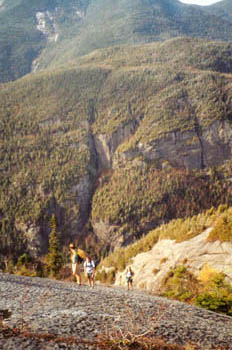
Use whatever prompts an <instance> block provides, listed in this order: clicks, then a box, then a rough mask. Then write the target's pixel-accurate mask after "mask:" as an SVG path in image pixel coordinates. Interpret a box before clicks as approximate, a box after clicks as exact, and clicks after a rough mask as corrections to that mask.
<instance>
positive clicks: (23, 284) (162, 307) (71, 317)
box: [0, 274, 232, 350]
mask: <svg viewBox="0 0 232 350" xmlns="http://www.w3.org/2000/svg"><path fill="white" fill-rule="evenodd" d="M0 294H1V298H0V309H1V310H8V312H9V314H11V316H10V317H9V318H8V319H5V320H3V325H2V326H1V332H0V346H1V347H2V348H3V349H6V348H7V349H8V350H11V349H15V348H17V349H19V350H20V349H26V348H27V349H30V350H36V349H46V350H50V349H80V350H81V349H96V339H97V337H98V335H99V334H104V333H105V332H106V331H107V332H108V334H109V333H110V331H111V330H112V329H113V328H115V327H117V326H118V327H120V328H121V329H122V330H123V329H127V330H130V331H133V330H137V332H144V331H145V330H147V329H149V331H150V334H152V335H156V336H157V337H159V338H163V339H165V340H166V341H168V342H169V343H178V344H186V343H195V344H196V343H197V344H198V345H197V346H198V347H197V348H198V349H204V350H210V349H228V350H229V349H231V343H232V319H231V318H230V317H227V316H223V315H219V314H215V313H212V312H208V311H206V310H203V309H200V308H196V307H192V306H190V305H187V304H183V303H180V302H176V301H170V300H167V299H164V298H160V297H157V296H154V295H149V294H147V293H144V292H143V293H142V292H140V291H138V290H134V291H129V292H128V291H127V290H125V289H123V288H107V287H105V286H99V285H97V286H96V287H95V288H94V289H90V288H89V287H88V286H85V285H84V286H81V287H79V286H76V285H75V284H74V283H68V282H60V281H53V280H49V279H40V278H29V277H22V276H21V277H19V276H14V275H8V274H0ZM6 326H9V327H11V328H15V327H16V328H23V329H25V330H27V331H28V332H31V333H32V334H37V335H38V334H55V335H57V337H60V339H61V337H66V338H67V337H71V336H73V337H76V338H77V339H79V343H78V344H72V343H69V344H68V343H67V342H65V341H64V339H63V341H60V342H57V343H53V342H49V341H48V340H46V341H45V340H43V339H42V337H41V338H40V339H39V338H38V337H35V336H34V337H31V338H26V337H23V336H21V337H15V336H14V337H4V336H3V332H2V330H3V328H2V327H6Z"/></svg>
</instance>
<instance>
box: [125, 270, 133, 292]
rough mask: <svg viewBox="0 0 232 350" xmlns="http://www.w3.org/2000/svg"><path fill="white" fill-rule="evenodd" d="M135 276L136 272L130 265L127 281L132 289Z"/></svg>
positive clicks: (128, 286) (127, 271) (128, 287)
mask: <svg viewBox="0 0 232 350" xmlns="http://www.w3.org/2000/svg"><path fill="white" fill-rule="evenodd" d="M133 276H134V272H133V271H132V269H131V267H129V268H128V269H127V270H126V282H127V289H128V290H129V289H132V285H133Z"/></svg>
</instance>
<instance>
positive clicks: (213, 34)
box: [0, 0, 232, 82]
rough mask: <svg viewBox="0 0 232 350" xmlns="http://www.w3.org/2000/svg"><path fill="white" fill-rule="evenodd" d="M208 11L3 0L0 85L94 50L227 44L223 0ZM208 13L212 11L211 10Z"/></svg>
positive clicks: (173, 1)
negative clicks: (181, 39) (194, 41)
mask: <svg viewBox="0 0 232 350" xmlns="http://www.w3.org/2000/svg"><path fill="white" fill-rule="evenodd" d="M217 6H218V7H216V5H215V6H212V7H211V6H210V7H207V10H206V9H205V8H203V7H200V6H190V5H186V4H183V3H181V2H179V1H178V0H117V1H115V0H30V1H29V0H1V1H0V47H1V51H0V81H1V82H7V81H11V80H15V79H18V78H19V77H22V76H23V75H25V74H27V73H29V72H31V71H37V70H38V69H42V68H44V67H48V66H50V67H51V66H57V65H60V64H64V63H66V62H67V61H69V60H72V59H76V57H78V56H80V55H84V54H87V53H90V52H92V51H93V50H95V49H99V48H106V47H110V46H113V45H119V44H120V45H121V44H141V43H149V42H153V41H164V40H166V39H170V38H172V37H178V36H183V35H185V36H192V37H201V38H207V39H209V40H224V41H231V38H232V23H231V20H230V17H229V15H225V13H231V12H228V9H229V8H231V5H230V4H229V2H228V1H227V0H224V1H222V2H220V3H219V4H218V5H217ZM211 8H212V10H211Z"/></svg>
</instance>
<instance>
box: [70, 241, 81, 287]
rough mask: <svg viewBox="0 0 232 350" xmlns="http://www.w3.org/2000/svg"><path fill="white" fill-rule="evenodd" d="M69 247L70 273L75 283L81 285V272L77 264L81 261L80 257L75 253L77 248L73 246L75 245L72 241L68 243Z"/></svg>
mask: <svg viewBox="0 0 232 350" xmlns="http://www.w3.org/2000/svg"><path fill="white" fill-rule="evenodd" d="M69 249H70V251H71V263H72V274H73V276H74V277H75V278H76V282H77V284H78V285H79V286H80V285H81V272H80V267H79V264H80V263H81V261H82V259H81V257H80V256H79V255H78V253H77V249H76V248H75V245H74V244H73V243H70V244H69Z"/></svg>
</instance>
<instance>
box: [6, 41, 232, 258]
mask: <svg viewBox="0 0 232 350" xmlns="http://www.w3.org/2000/svg"><path fill="white" fill-rule="evenodd" d="M212 52H214V55H212ZM231 53H232V46H231V45H230V44H226V43H218V42H207V41H204V40H199V39H187V38H185V39H184V38H177V39H172V40H170V41H166V42H164V43H152V44H147V45H137V46H133V47H132V46H128V47H126V46H122V47H120V46H117V47H114V48H109V49H104V50H103V49H102V50H99V51H96V52H94V53H92V54H90V55H88V56H85V57H81V58H79V59H77V60H76V62H73V63H72V64H70V63H69V64H68V66H66V67H65V66H64V67H62V68H60V69H57V70H47V71H43V72H40V73H37V74H33V75H28V76H26V77H24V78H22V79H19V80H17V81H16V82H11V83H8V84H2V85H0V99H1V106H0V143H1V148H0V159H1V168H0V171H1V182H0V186H1V197H0V225H1V243H2V244H1V251H2V252H4V253H5V254H6V253H7V252H8V251H9V249H11V248H9V247H12V245H13V242H14V249H15V251H20V250H23V251H24V249H26V248H25V246H26V247H27V249H29V250H30V252H31V254H35V255H36V254H38V253H44V252H45V251H46V248H47V241H48V233H49V221H50V217H51V215H52V214H53V213H55V214H56V217H57V221H58V227H59V230H60V232H61V238H62V242H63V243H65V242H68V241H69V240H70V239H73V238H74V237H75V238H76V239H80V237H81V234H85V235H86V232H87V233H91V234H92V235H96V236H97V237H98V239H99V240H102V242H103V244H104V245H105V246H107V245H109V246H114V245H122V244H127V243H128V242H130V241H132V240H133V239H134V238H135V237H140V236H141V235H142V234H145V233H147V232H148V231H149V230H151V229H152V228H154V227H156V226H157V225H159V224H160V223H162V222H163V221H165V222H167V221H169V220H171V219H172V218H176V217H185V216H188V215H193V214H197V213H198V212H199V211H201V210H203V209H207V208H209V207H211V206H212V205H215V206H217V205H219V204H221V203H230V202H231V198H232V196H231V186H230V182H229V178H230V177H231V166H230V160H231V152H232V144H231V140H232V137H231V119H232V117H231V110H232V108H231V107H232V106H231V104H232V100H231V96H232V78H231V74H230V73H229V72H231V56H232V55H231ZM214 166H221V168H220V171H219V172H218V173H217V171H215V170H211V171H209V169H210V167H214ZM180 169H182V170H180ZM186 188H188V191H186V190H185V189H186ZM121 193H126V194H127V195H126V196H122V195H121ZM86 224H88V225H87V226H86ZM78 237H79V238H78Z"/></svg>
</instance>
